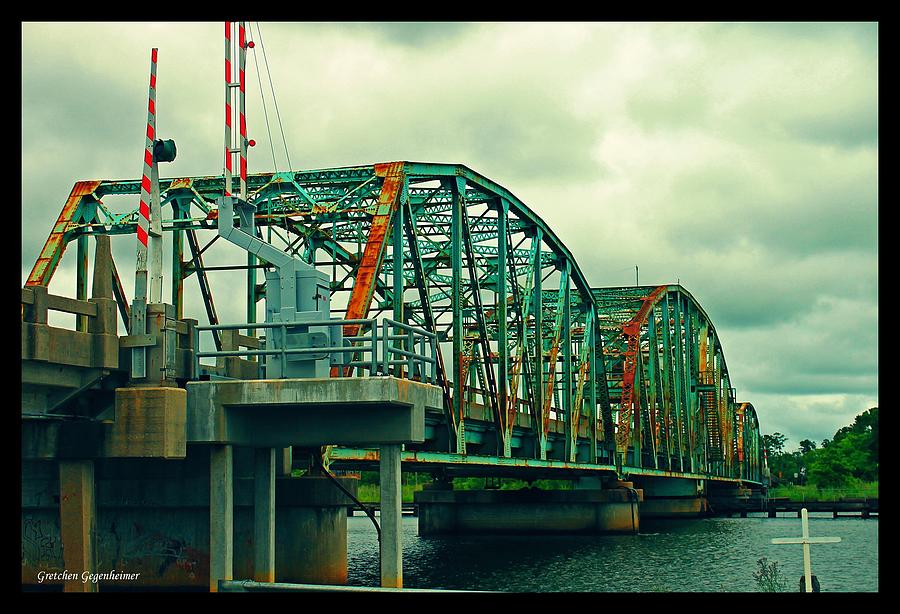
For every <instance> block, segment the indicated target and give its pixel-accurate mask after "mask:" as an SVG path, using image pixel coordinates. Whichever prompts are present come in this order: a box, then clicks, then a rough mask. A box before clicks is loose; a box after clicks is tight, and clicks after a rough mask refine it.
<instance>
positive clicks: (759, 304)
mask: <svg viewBox="0 0 900 614" xmlns="http://www.w3.org/2000/svg"><path fill="white" fill-rule="evenodd" d="M261 31H262V42H263V43H264V44H265V51H266V53H267V58H268V64H269V69H270V72H271V79H272V83H273V84H274V87H275V93H276V94H277V101H278V107H279V111H280V114H281V119H282V122H283V128H284V133H285V136H286V140H287V144H288V151H289V154H290V158H291V166H292V168H294V169H295V170H296V169H300V168H325V167H334V166H345V165H356V164H366V163H372V162H380V161H390V160H415V161H428V162H445V163H462V164H465V165H467V166H468V167H470V168H472V169H473V170H475V171H477V172H479V173H481V174H483V175H485V176H487V177H489V178H491V179H493V180H494V181H496V182H498V183H499V184H501V185H503V186H504V187H506V188H508V189H509V190H510V191H512V192H513V193H514V194H515V195H516V196H518V197H519V198H520V199H521V200H522V201H523V202H524V203H525V204H526V205H528V206H529V207H530V208H531V209H532V210H533V211H535V212H536V213H537V214H538V215H539V216H540V217H541V218H543V219H544V220H545V221H546V222H547V223H548V224H549V225H550V227H551V228H553V229H554V231H555V233H556V234H557V236H558V237H559V238H560V239H561V240H562V241H563V242H564V243H565V244H566V246H567V247H568V248H569V249H570V250H571V252H572V253H573V254H574V256H575V258H576V259H577V261H578V263H579V265H580V267H581V270H582V271H583V272H584V274H585V275H586V276H587V278H588V281H589V282H590V283H591V284H592V285H594V286H604V285H611V286H617V285H627V284H632V283H634V266H635V265H639V267H640V281H641V283H642V284H651V283H654V284H655V283H660V284H662V283H670V282H675V281H676V280H678V279H680V280H681V283H682V285H684V286H685V287H686V288H687V289H688V291H690V292H691V293H692V294H693V295H694V297H695V298H696V299H697V300H698V301H699V302H700V304H701V305H702V306H703V308H704V309H705V310H706V312H707V313H708V314H709V315H710V317H711V318H712V320H713V322H714V324H715V326H716V329H717V331H718V334H719V338H720V339H721V341H722V344H723V348H724V351H725V359H726V361H727V363H728V368H729V371H730V374H731V380H732V384H733V386H734V387H735V388H736V389H737V396H738V399H739V400H740V401H750V402H752V403H753V404H754V406H755V407H756V409H757V412H758V413H759V416H760V421H761V427H762V430H763V432H764V433H772V432H775V431H780V432H782V433H784V434H785V435H787V436H788V439H789V440H788V443H787V447H788V448H789V449H793V448H796V447H797V444H798V443H799V441H800V440H801V439H804V438H810V439H813V440H815V441H821V440H822V439H823V438H826V437H828V438H830V437H831V436H832V435H833V434H834V432H835V431H836V430H837V429H838V428H840V427H841V426H844V425H846V424H849V423H850V422H852V420H853V418H854V416H855V415H856V414H858V413H860V412H862V411H864V410H865V409H867V408H869V407H871V406H874V405H877V403H878V358H877V356H878V347H877V343H878V335H877V327H878V304H877V264H878V237H877V203H878V187H877V185H878V184H877V181H878V174H877V163H878V99H877V90H878V76H877V73H878V45H877V39H878V28H877V25H875V24H871V23H852V24H845V23H825V24H820V23H800V24H780V23H779V24H772V23H754V24H743V23H737V24H717V23H664V24H662V23H661V24H654V23H627V24H617V23H548V24H544V23H508V24H507V23H474V24H469V23H465V24H456V23H441V24H417V23H402V24H387V23H379V24H366V23H359V24H328V23H322V24H311V23H302V24H288V23H263V24H262V27H261ZM223 34H224V27H223V24H222V23H221V22H214V23H174V24H173V23H155V24H141V23H99V24H97V23H79V24H65V23H52V24H41V23H26V24H23V25H22V282H23V283H24V281H25V279H26V278H27V276H28V273H29V272H30V270H31V267H32V265H33V264H34V261H35V259H36V258H37V255H38V253H39V252H40V248H41V246H42V245H43V243H44V241H45V240H46V238H47V234H48V233H49V231H50V228H51V226H52V224H53V222H54V221H55V220H56V217H57V215H58V214H59V211H60V209H61V207H62V205H63V203H64V202H65V199H66V197H67V196H68V193H69V191H70V189H71V187H72V184H73V183H74V182H75V181H77V180H83V179H137V178H139V177H140V174H141V170H142V157H143V155H142V154H143V151H142V150H143V147H144V132H145V125H146V118H147V115H146V105H147V81H148V71H149V57H150V48H151V47H154V46H155V47H158V48H159V70H158V84H157V87H158V93H157V109H158V115H157V117H158V121H157V131H158V134H159V136H160V137H161V138H174V139H175V140H176V142H177V145H178V158H177V159H176V161H175V162H174V163H172V164H168V165H166V166H165V167H164V168H163V169H162V170H161V175H162V176H163V177H173V176H191V175H214V174H221V172H222V156H221V152H222V143H223V134H224V126H223V99H224V94H223V83H222V82H223V77H222V75H223V47H224V42H223ZM253 39H254V40H255V41H256V42H257V45H256V53H257V54H258V55H257V59H258V61H259V63H260V68H261V71H260V72H261V78H262V79H261V80H262V83H263V88H264V89H263V94H264V96H265V98H266V102H267V105H268V108H269V122H270V129H271V131H272V136H273V140H274V146H275V150H276V159H275V160H274V161H273V157H272V151H271V146H270V143H271V142H272V141H270V139H269V137H268V134H267V130H266V123H265V121H264V117H263V107H262V105H261V103H260V86H259V82H258V78H259V76H260V73H258V72H257V70H256V66H255V63H254V58H253V55H252V53H253V52H251V55H249V56H248V73H247V86H248V96H247V98H248V102H247V104H248V125H249V136H250V137H251V138H254V139H255V140H256V141H257V143H258V145H257V147H256V148H255V149H253V150H251V155H250V157H249V172H251V173H253V172H269V171H272V170H273V168H274V167H275V166H277V167H278V169H279V170H286V169H287V166H288V165H287V162H286V158H285V155H284V146H283V144H282V140H281V137H280V130H279V128H278V125H277V121H276V118H275V114H274V109H273V107H272V98H271V90H270V89H269V85H268V75H267V74H266V71H265V64H264V63H263V60H264V58H263V55H262V45H261V44H260V38H259V28H258V27H257V24H255V23H254V24H253ZM136 204H137V203H136V201H135V202H133V203H131V202H129V203H125V204H122V205H118V209H117V210H118V211H120V212H121V211H123V210H125V207H126V206H127V207H128V208H129V209H130V208H133V207H135V206H136ZM126 241H127V243H125V242H123V241H122V240H114V242H113V246H114V254H115V257H116V260H117V263H118V266H119V270H120V272H121V274H122V277H123V283H124V284H125V286H126V292H127V293H128V295H129V296H131V288H132V287H133V279H132V278H133V273H132V272H131V271H132V270H133V262H134V242H133V237H132V238H130V239H128V240H126ZM74 251H75V250H74V245H73V246H72V249H71V250H69V251H68V252H67V253H66V257H65V258H64V259H63V261H62V264H61V266H60V269H59V271H58V272H57V274H56V276H55V278H54V281H53V283H52V284H51V290H52V291H53V292H54V293H60V294H65V295H68V296H74V277H75V276H74V262H73V261H74V259H75V256H74ZM222 253H226V254H227V253H228V252H227V251H224V252H222ZM237 256H238V255H237V254H235V257H234V258H233V259H232V261H231V263H238V262H240V260H241V259H240V258H238V257H237ZM165 272H166V274H167V275H168V272H169V269H168V265H167V268H166V269H165ZM212 275H215V274H212ZM229 275H231V274H229ZM221 276H222V274H219V277H215V278H214V279H213V287H214V290H215V288H219V289H220V292H218V293H217V294H216V295H217V296H223V295H224V296H226V297H227V296H228V295H229V286H228V280H223V279H222V277H221ZM165 283H166V288H168V284H169V283H170V282H169V280H168V278H167V279H166V281H165ZM231 283H232V284H233V283H234V280H233V279H232V280H231ZM195 285H196V283H195V282H191V283H188V284H186V286H189V287H190V288H192V287H193V286H195ZM241 286H243V282H241ZM167 292H168V290H167ZM188 292H189V294H188V297H187V307H186V311H187V312H188V313H189V314H190V315H191V316H193V317H196V318H197V319H200V320H203V319H204V317H205V316H203V315H202V314H203V311H202V308H201V307H200V306H199V305H200V304H199V303H198V301H197V297H196V295H194V294H191V292H193V290H190V289H189V290H188ZM231 294H232V296H234V297H235V298H234V300H231V301H230V302H229V301H228V299H220V300H221V301H222V302H221V304H219V305H217V307H219V312H220V317H221V319H222V321H226V322H227V321H237V320H238V319H240V317H241V316H242V311H243V308H242V307H241V306H240V300H241V298H242V296H243V291H242V292H241V293H240V294H239V295H237V294H236V293H234V292H233V291H232V292H231ZM241 321H243V320H242V319H241Z"/></svg>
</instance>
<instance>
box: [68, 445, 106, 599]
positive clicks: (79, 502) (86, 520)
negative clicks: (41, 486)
mask: <svg viewBox="0 0 900 614" xmlns="http://www.w3.org/2000/svg"><path fill="white" fill-rule="evenodd" d="M95 501H96V500H95V497H94V461H92V460H74V461H70V460H61V461H59V519H60V523H59V526H60V533H61V536H60V537H61V538H62V548H63V561H64V563H65V569H66V571H68V572H69V573H70V574H72V576H73V577H72V579H67V580H66V581H65V584H64V588H63V590H65V591H66V592H79V593H93V592H96V591H97V583H96V582H91V581H88V582H83V581H82V579H81V574H82V573H83V572H88V573H94V572H96V569H95V557H94V533H95V531H94V526H95V523H96V520H95V510H96V503H95ZM67 577H68V576H67Z"/></svg>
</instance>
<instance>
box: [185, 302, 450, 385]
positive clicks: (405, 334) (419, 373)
mask: <svg viewBox="0 0 900 614" xmlns="http://www.w3.org/2000/svg"><path fill="white" fill-rule="evenodd" d="M345 325H355V326H358V327H359V328H358V330H365V329H366V328H368V331H369V332H368V333H365V334H362V335H354V336H346V337H343V340H344V342H345V343H347V342H349V345H343V346H327V347H307V348H285V347H282V348H269V349H267V348H265V339H261V340H260V349H243V350H242V349H240V348H233V349H224V348H223V349H222V350H220V351H215V352H201V351H199V348H200V333H201V332H205V331H210V332H211V331H222V330H238V329H246V328H257V329H260V328H261V329H267V328H268V329H280V330H281V333H282V335H281V337H282V339H284V338H286V337H287V329H289V328H293V327H297V326H304V327H314V328H321V327H325V326H345ZM379 329H381V332H380V334H379ZM392 329H393V330H394V331H397V330H399V331H402V332H400V333H399V334H397V333H393V334H392ZM194 330H195V333H194V334H195V338H194V347H195V348H196V349H197V351H195V352H194V373H196V374H198V376H199V374H200V373H201V370H200V369H201V367H202V366H206V365H201V364H200V359H201V358H213V357H215V358H218V357H225V356H235V357H250V356H260V357H261V356H280V357H281V363H282V372H283V371H284V364H285V361H286V359H287V356H291V355H296V354H315V355H323V354H324V355H328V356H329V357H330V356H331V355H332V354H350V360H349V361H340V363H341V364H338V365H336V370H337V372H338V374H339V376H340V377H342V376H344V375H345V369H348V368H349V369H350V370H351V371H352V369H353V368H356V372H357V373H359V372H361V371H363V370H367V371H368V373H369V375H393V376H394V377H402V378H405V379H417V380H419V381H423V382H427V383H435V382H436V381H437V375H436V370H437V359H436V355H437V352H438V348H437V336H436V335H435V334H434V333H431V332H428V331H427V330H425V329H422V328H418V327H415V326H410V325H408V324H404V323H403V322H397V321H395V320H391V319H389V318H384V319H382V320H380V322H379V321H378V320H376V319H374V318H368V319H365V318H360V319H353V320H341V319H331V320H314V319H302V320H296V321H293V322H255V323H248V322H244V323H239V324H215V325H210V326H197V327H195V328H194ZM364 355H367V356H368V358H364ZM333 372H334V371H333ZM263 373H264V367H263V364H262V361H260V375H261V376H263Z"/></svg>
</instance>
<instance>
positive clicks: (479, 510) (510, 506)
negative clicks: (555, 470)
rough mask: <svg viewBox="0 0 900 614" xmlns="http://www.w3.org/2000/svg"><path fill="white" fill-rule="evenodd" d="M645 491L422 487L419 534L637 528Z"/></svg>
mask: <svg viewBox="0 0 900 614" xmlns="http://www.w3.org/2000/svg"><path fill="white" fill-rule="evenodd" d="M642 497H643V495H642V493H641V491H640V490H635V489H633V488H610V489H591V490H583V489H578V490H539V489H536V488H531V489H528V488H526V489H522V490H435V489H431V490H422V491H419V492H417V493H415V501H416V503H417V504H418V506H419V535H439V534H466V533H468V534H475V533H518V534H541V533H637V532H638V530H639V529H640V502H641V499H642Z"/></svg>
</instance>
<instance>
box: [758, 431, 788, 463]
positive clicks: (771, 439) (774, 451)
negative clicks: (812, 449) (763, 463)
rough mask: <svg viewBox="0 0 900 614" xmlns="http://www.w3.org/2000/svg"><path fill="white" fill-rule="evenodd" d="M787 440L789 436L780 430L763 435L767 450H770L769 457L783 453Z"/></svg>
mask: <svg viewBox="0 0 900 614" xmlns="http://www.w3.org/2000/svg"><path fill="white" fill-rule="evenodd" d="M786 441H787V437H786V436H784V435H782V434H781V433H778V432H775V433H772V434H771V435H763V443H764V444H765V446H766V450H768V451H769V458H772V457H773V456H777V455H779V454H781V452H782V451H783V450H784V444H785V442H786Z"/></svg>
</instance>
